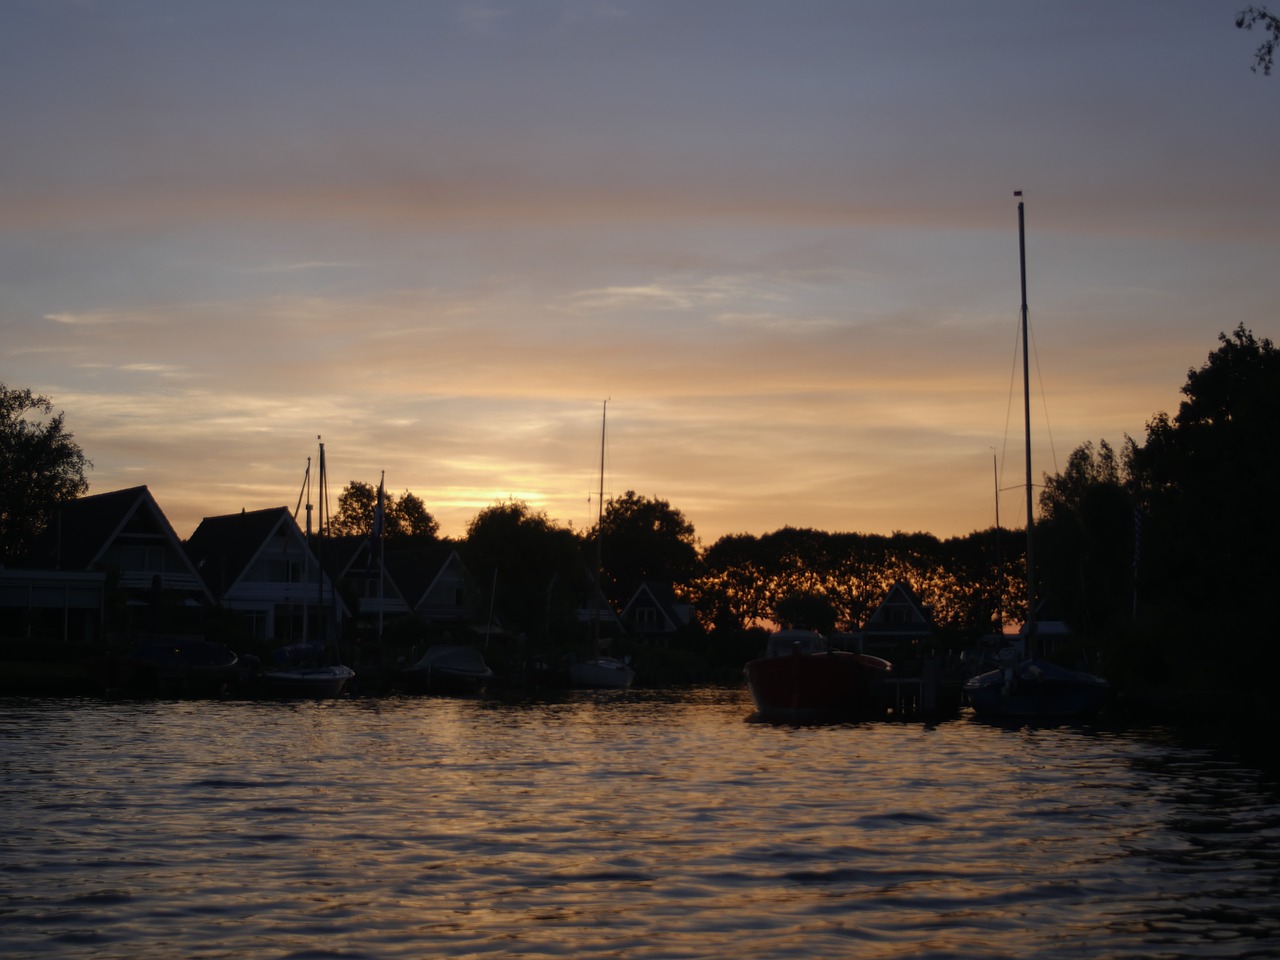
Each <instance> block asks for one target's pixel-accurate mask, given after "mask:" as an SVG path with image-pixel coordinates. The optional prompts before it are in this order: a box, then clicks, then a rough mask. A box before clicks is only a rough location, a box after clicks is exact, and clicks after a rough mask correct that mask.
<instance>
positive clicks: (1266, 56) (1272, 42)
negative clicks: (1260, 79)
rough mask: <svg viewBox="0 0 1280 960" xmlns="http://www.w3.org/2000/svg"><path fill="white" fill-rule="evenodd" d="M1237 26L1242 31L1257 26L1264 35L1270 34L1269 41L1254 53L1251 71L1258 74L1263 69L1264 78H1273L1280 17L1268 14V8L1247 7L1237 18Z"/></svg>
mask: <svg viewBox="0 0 1280 960" xmlns="http://www.w3.org/2000/svg"><path fill="white" fill-rule="evenodd" d="M1236 26H1237V27H1239V28H1240V29H1242V30H1252V29H1253V28H1254V27H1255V26H1257V27H1260V28H1261V29H1262V32H1263V33H1265V34H1268V36H1267V39H1265V40H1263V41H1262V43H1261V45H1259V47H1258V49H1257V51H1255V52H1254V55H1253V60H1254V63H1253V66H1252V67H1250V68H1249V69H1251V70H1252V71H1253V72H1254V73H1257V72H1258V70H1259V68H1261V70H1262V75H1263V76H1267V77H1269V76H1271V67H1272V63H1273V61H1274V58H1275V52H1276V43H1278V42H1280V17H1277V16H1276V15H1275V14H1274V13H1268V12H1267V8H1266V7H1245V8H1244V9H1243V10H1241V11H1240V13H1239V15H1238V16H1237V17H1236Z"/></svg>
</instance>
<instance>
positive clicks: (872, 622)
mask: <svg viewBox="0 0 1280 960" xmlns="http://www.w3.org/2000/svg"><path fill="white" fill-rule="evenodd" d="M862 629H863V632H864V633H879V634H894V633H897V634H922V633H929V632H930V631H932V630H933V613H932V611H931V610H930V609H929V608H928V607H926V606H925V605H924V604H923V603H921V602H920V598H919V597H918V596H916V593H915V591H914V590H912V589H911V587H910V586H908V585H907V584H906V583H905V582H904V581H902V580H899V581H898V582H896V583H895V584H893V586H891V587H890V588H889V590H888V592H887V593H886V594H885V597H884V599H883V600H881V601H880V604H879V606H877V607H876V608H875V610H873V611H872V612H871V616H869V617H867V622H866V623H865V624H863V627H862Z"/></svg>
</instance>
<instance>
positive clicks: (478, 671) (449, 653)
mask: <svg viewBox="0 0 1280 960" xmlns="http://www.w3.org/2000/svg"><path fill="white" fill-rule="evenodd" d="M400 679H401V681H402V682H403V683H404V685H405V687H406V688H407V689H409V690H411V691H413V692H416V693H441V694H462V695H466V694H480V693H484V691H485V688H486V687H487V686H488V685H489V681H490V680H492V679H493V670H491V669H490V668H489V665H488V664H487V663H485V661H484V655H483V654H481V652H480V651H479V650H477V649H476V648H475V647H471V646H467V645H466V644H461V643H442V644H438V645H436V646H434V647H430V648H428V649H427V652H426V653H424V654H423V655H422V658H421V659H420V660H418V662H417V663H415V664H413V665H412V666H410V667H406V668H405V669H403V670H401V671H400Z"/></svg>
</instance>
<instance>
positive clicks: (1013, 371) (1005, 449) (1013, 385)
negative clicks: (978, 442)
mask: <svg viewBox="0 0 1280 960" xmlns="http://www.w3.org/2000/svg"><path fill="white" fill-rule="evenodd" d="M1021 342H1022V313H1021V308H1019V313H1018V322H1017V323H1015V324H1014V335H1013V362H1012V363H1010V364H1009V401H1008V403H1007V405H1006V406H1005V411H1004V443H1003V445H1002V446H1001V447H1000V479H999V481H998V484H997V486H998V489H997V492H1003V491H1005V490H1009V489H1012V488H1011V487H1006V486H1005V483H1004V468H1005V461H1006V460H1007V459H1008V455H1009V422H1010V420H1012V419H1013V403H1014V391H1015V390H1016V389H1017V380H1018V345H1019V344H1020V343H1021Z"/></svg>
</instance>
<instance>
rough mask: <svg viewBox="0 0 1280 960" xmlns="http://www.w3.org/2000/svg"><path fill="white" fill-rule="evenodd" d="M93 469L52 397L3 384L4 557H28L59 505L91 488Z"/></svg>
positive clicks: (0, 508)
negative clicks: (90, 470) (89, 470)
mask: <svg viewBox="0 0 1280 960" xmlns="http://www.w3.org/2000/svg"><path fill="white" fill-rule="evenodd" d="M91 467H92V464H91V463H90V462H89V461H88V460H87V459H86V458H85V455H84V452H83V451H82V450H81V449H80V445H79V444H77V443H76V441H75V437H74V436H73V435H72V434H70V433H68V432H67V430H66V421H65V417H64V414H63V413H62V412H61V411H59V412H58V413H56V414H55V413H54V412H53V402H52V401H51V400H50V399H49V398H48V397H44V396H40V395H39V394H35V393H32V392H31V390H30V389H10V388H9V387H6V386H5V384H4V383H0V561H5V560H13V559H16V558H17V557H20V556H22V554H23V553H25V552H26V551H27V549H28V548H29V547H30V545H31V542H32V540H33V539H34V538H35V537H36V536H37V535H38V534H39V533H40V531H41V530H43V529H44V527H45V524H46V523H47V522H48V518H49V515H50V512H51V510H52V508H53V507H54V505H56V504H58V503H61V502H63V501H66V500H73V499H75V498H76V497H78V496H80V495H81V494H83V493H85V492H86V491H87V490H88V489H89V482H88V481H87V480H86V479H85V476H84V474H85V470H86V469H87V468H91Z"/></svg>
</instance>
